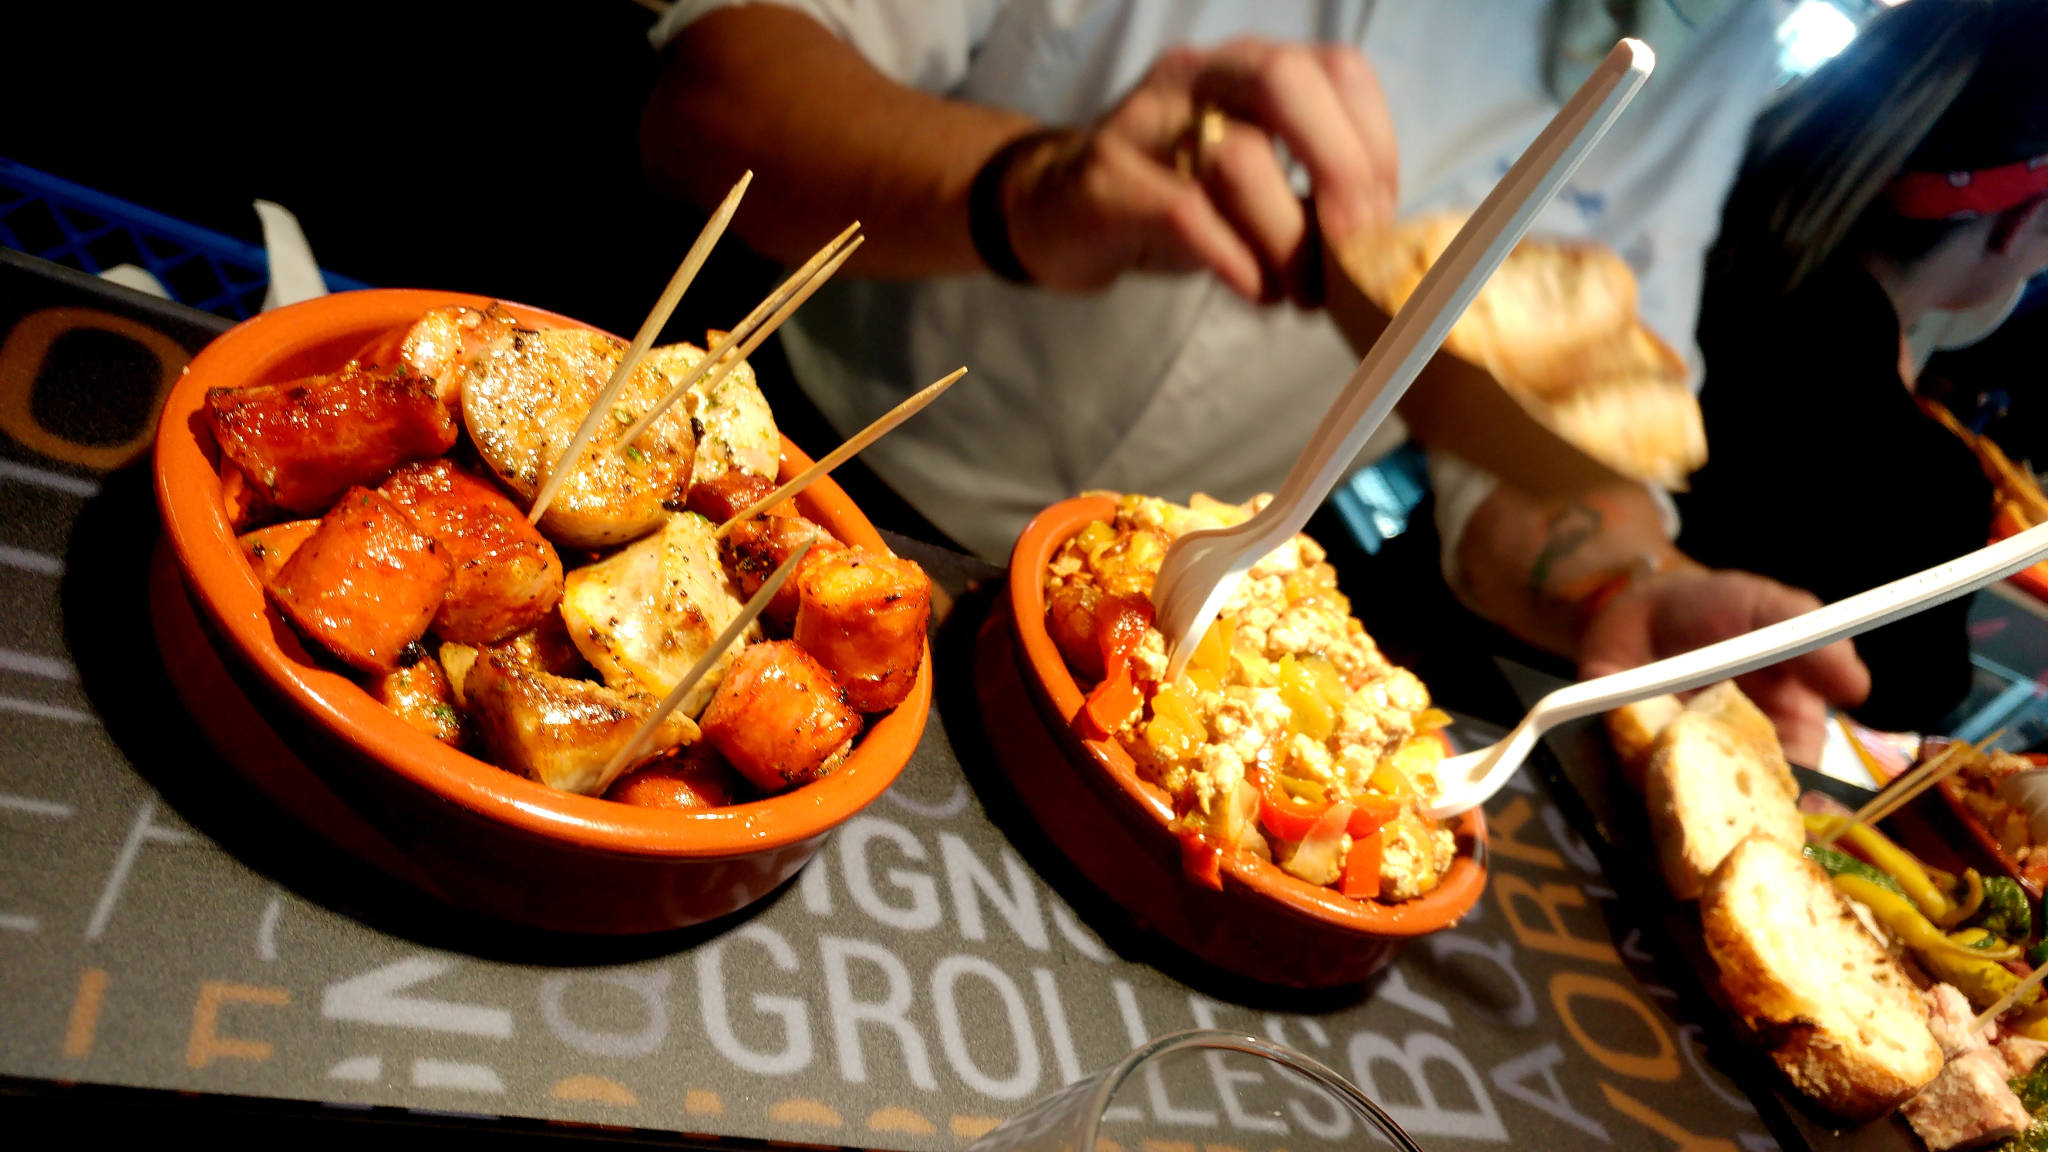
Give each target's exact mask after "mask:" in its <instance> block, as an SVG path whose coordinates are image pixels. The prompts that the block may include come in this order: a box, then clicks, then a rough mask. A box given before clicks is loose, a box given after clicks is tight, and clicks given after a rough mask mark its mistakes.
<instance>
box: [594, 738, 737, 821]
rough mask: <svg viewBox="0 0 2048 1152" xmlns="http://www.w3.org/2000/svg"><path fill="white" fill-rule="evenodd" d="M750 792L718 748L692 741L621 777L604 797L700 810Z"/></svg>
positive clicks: (647, 805)
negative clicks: (672, 753) (721, 756)
mask: <svg viewBox="0 0 2048 1152" xmlns="http://www.w3.org/2000/svg"><path fill="white" fill-rule="evenodd" d="M746 792H747V786H746V783H745V782H744V781H742V780H741V779H740V778H739V776H738V775H736V774H735V773H734V772H733V770H732V766H731V765H729V764H727V763H726V762H725V761H724V760H723V759H722V758H720V757H719V755H718V753H717V752H716V751H714V750H713V749H712V748H711V747H709V746H708V745H706V744H689V745H685V746H684V747H682V748H680V749H677V751H676V752H675V754H674V755H671V756H665V757H663V758H661V759H660V760H656V761H655V762H654V763H652V764H649V765H647V766H646V767H644V768H640V769H636V770H635V771H633V772H630V773H628V774H626V775H624V776H621V777H619V780H618V782H617V783H615V784H613V785H612V786H611V790H610V791H608V792H606V793H605V794H604V798H605V799H607V800H616V801H618V802H619V803H621V804H637V805H639V806H640V807H642V808H666V809H668V810H669V811H671V812H697V811H702V810H703V809H706V808H723V807H725V806H726V805H728V804H731V803H733V802H734V801H735V800H736V799H737V798H738V797H740V796H743V795H745V794H746Z"/></svg>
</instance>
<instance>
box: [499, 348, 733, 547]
mask: <svg viewBox="0 0 2048 1152" xmlns="http://www.w3.org/2000/svg"><path fill="white" fill-rule="evenodd" d="M624 351H625V348H624V346H623V345H621V344H620V343H619V342H618V341H616V340H613V339H611V338H610V337H608V336H604V335H601V334H599V333H596V332H588V331H584V330H583V329H580V328H550V329H547V330H545V331H540V332H531V331H526V330H523V329H522V330H517V331H514V332H513V333H511V334H510V335H509V336H506V337H503V338H501V339H499V340H498V341H496V342H495V343H493V344H492V345H491V346H490V347H489V348H487V349H485V350H484V351H483V352H482V353H481V354H480V355H478V356H477V358H476V359H475V360H473V361H471V362H470V365H469V369H468V371H467V372H466V373H464V375H463V378H462V422H463V424H464V426H465V427H467V428H468V429H469V435H470V439H471V440H472V441H474V442H475V444H476V447H477V452H478V454H479V455H481V456H482V457H483V459H484V462H485V463H486V464H488V465H489V466H490V469H491V471H492V472H494V473H496V474H497V477H498V479H499V480H501V481H503V482H504V484H505V486H506V487H507V488H509V489H511V490H512V492H513V493H514V494H516V495H517V496H518V497H519V499H520V501H521V503H522V504H523V505H529V506H530V505H531V503H532V501H533V499H534V498H535V497H536V496H538V495H539V494H540V486H541V483H542V481H544V480H545V479H546V478H547V474H548V471H549V469H551V468H553V467H554V464H555V461H556V460H558V459H560V458H561V455H562V452H563V451H564V450H565V449H567V448H568V446H569V441H570V440H571V439H572V438H573V437H574V436H575V435H576V429H577V427H578V426H579V425H581V424H582V423H583V417H584V415H585V414H587V413H588V412H589V411H590V406H591V404H592V403H594V402H595V401H596V400H597V394H598V392H599V391H601V390H602V389H603V388H604V386H605V383H606V382H607V381H608V380H610V379H611V375H612V370H613V369H614V368H615V367H617V366H618V362H619V356H620V354H621V353H623V352H624ZM671 383H672V381H671V379H670V378H669V377H668V376H667V375H666V374H664V373H663V372H661V371H660V370H659V369H658V368H657V367H656V366H654V365H652V364H648V363H643V364H642V365H641V366H640V367H639V368H638V369H636V370H635V371H634V373H633V377H632V380H631V381H630V382H628V383H627V385H626V387H625V389H624V390H623V391H621V392H620V394H619V398H618V400H617V401H615V402H614V403H613V405H612V410H611V411H610V412H609V413H607V414H606V416H607V418H606V419H604V420H603V421H601V422H600V423H599V424H598V426H597V431H596V433H595V434H594V435H592V437H591V438H590V443H589V444H588V445H587V446H586V447H585V449H584V450H583V452H582V453H580V454H579V455H578V457H577V463H576V467H575V468H574V470H572V471H571V472H570V473H569V477H568V479H567V480H565V481H564V482H563V484H562V487H561V490H560V491H559V492H557V493H556V494H555V497H554V499H553V501H551V502H550V503H549V504H548V510H547V513H546V515H544V516H542V517H541V522H540V528H541V531H543V532H545V533H546V534H547V535H548V538H549V539H551V540H554V541H555V542H556V543H558V544H562V545H565V546H569V547H575V548H592V549H596V548H610V547H613V546H615V545H619V544H624V543H626V542H627V541H630V540H636V539H638V538H639V537H641V536H645V535H646V534H648V533H649V532H652V531H654V530H655V529H657V528H659V527H661V525H662V521H663V519H664V518H665V517H666V516H667V514H668V509H669V508H671V507H674V508H680V507H682V504H683V498H684V496H685V494H686V493H687V492H688V490H689V486H690V469H691V464H692V461H693V460H694V459H695V456H696V439H695V437H693V436H692V435H691V433H690V418H689V414H688V413H687V412H685V411H684V410H683V408H682V406H681V405H676V406H672V407H670V408H669V410H668V411H666V412H664V413H662V416H661V419H659V420H657V421H655V422H654V425H653V427H651V428H649V429H648V430H647V431H646V432H645V433H644V434H642V435H641V436H640V438H639V439H638V440H636V441H635V442H634V443H633V444H631V445H628V446H626V448H625V449H624V451H623V452H622V451H620V450H619V444H618V441H619V435H620V433H622V432H624V431H625V430H626V428H627V426H628V425H629V424H630V423H631V422H632V421H633V420H634V419H635V418H636V417H638V416H639V415H640V414H641V413H643V412H645V411H647V410H648V409H649V408H650V407H652V406H653V404H654V403H655V401H657V400H659V399H660V398H661V397H662V396H664V395H666V394H667V392H668V390H669V387H670V385H671Z"/></svg>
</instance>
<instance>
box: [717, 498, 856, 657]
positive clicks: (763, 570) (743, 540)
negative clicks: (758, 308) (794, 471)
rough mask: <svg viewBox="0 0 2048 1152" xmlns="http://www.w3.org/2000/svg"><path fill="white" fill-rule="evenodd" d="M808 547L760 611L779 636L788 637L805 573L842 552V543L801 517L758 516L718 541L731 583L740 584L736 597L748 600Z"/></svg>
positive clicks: (843, 548) (735, 527) (793, 622)
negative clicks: (802, 558)
mask: <svg viewBox="0 0 2048 1152" xmlns="http://www.w3.org/2000/svg"><path fill="white" fill-rule="evenodd" d="M806 543H810V544H811V550H810V552H809V553H808V554H806V555H805V556H804V560H803V563H802V564H801V565H799V566H798V567H797V570H796V571H795V572H792V573H790V577H789V579H787V580H785V581H783V582H782V587H781V588H779V589H777V590H776V592H775V598H774V599H772V600H770V601H768V607H766V608H765V609H763V610H762V611H761V616H762V618H763V619H765V620H767V621H768V622H769V623H770V624H772V625H774V626H775V628H776V630H777V631H778V632H780V633H781V634H783V635H788V633H789V630H790V628H791V627H792V626H793V625H794V624H795V623H796V613H797V607H798V605H799V604H800V603H801V597H802V592H801V589H802V586H803V580H804V575H805V574H806V573H808V572H810V571H811V570H812V569H813V568H815V567H817V565H818V564H819V563H820V562H821V561H823V560H824V559H825V557H827V556H829V555H832V554H833V553H836V552H843V551H845V550H846V545H844V544H841V543H840V542H839V541H837V540H834V539H833V538H832V536H831V534H830V533H828V532H826V531H825V530H824V529H823V528H821V527H819V526H818V525H816V524H814V523H812V522H811V521H809V520H806V519H804V518H803V517H801V516H756V517H754V518H753V519H752V520H749V521H747V522H745V523H743V524H735V525H733V528H732V531H730V532H727V533H726V534H725V539H723V540H721V541H719V555H720V556H721V557H722V558H723V559H724V560H725V566H726V568H727V569H728V570H729V571H731V572H732V574H733V579H735V580H737V581H739V586H740V593H741V594H742V595H744V596H746V597H748V598H750V599H751V598H752V597H753V595H754V593H756V592H759V591H760V590H761V585H763V584H766V583H767V582H768V578H769V577H770V576H773V575H775V570H776V569H777V568H780V567H782V564H783V562H784V561H785V560H788V559H789V558H790V557H791V556H793V555H795V554H796V550H797V549H799V548H801V547H803V546H804V545H805V544H806Z"/></svg>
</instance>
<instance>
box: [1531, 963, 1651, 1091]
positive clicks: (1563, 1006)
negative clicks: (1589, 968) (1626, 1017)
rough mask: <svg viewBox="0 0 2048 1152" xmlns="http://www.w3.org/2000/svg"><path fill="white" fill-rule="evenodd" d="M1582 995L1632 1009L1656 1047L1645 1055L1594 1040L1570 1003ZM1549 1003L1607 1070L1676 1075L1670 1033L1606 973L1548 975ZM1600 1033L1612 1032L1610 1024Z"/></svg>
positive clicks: (1642, 1075)
mask: <svg viewBox="0 0 2048 1152" xmlns="http://www.w3.org/2000/svg"><path fill="white" fill-rule="evenodd" d="M1581 999H1591V1000H1605V1001H1608V1002H1609V1003H1612V1004H1619V1005H1621V1006H1622V1007H1624V1008H1626V1009H1628V1010H1629V1011H1630V1012H1633V1013H1635V1015H1636V1017H1637V1018H1638V1019H1640V1020H1641V1021H1642V1022H1643V1027H1645V1028H1647V1029H1649V1030H1650V1035H1651V1036H1652V1037H1654V1038H1655V1039H1656V1042H1657V1051H1656V1052H1654V1053H1651V1054H1648V1055H1644V1054H1641V1053H1636V1052H1623V1051H1617V1050H1616V1049H1614V1048H1611V1047H1609V1046H1608V1045H1607V1044H1606V1043H1605V1042H1604V1040H1596V1039H1594V1037H1593V1033H1592V1032H1589V1031H1587V1030H1586V1028H1585V1027H1583V1026H1582V1025H1580V1023H1579V1020H1578V1016H1577V1014H1576V1013H1575V1012H1574V1010H1573V1005H1574V1004H1575V1003H1576V1002H1577V1001H1579V1000H1581ZM1550 1003H1551V1005H1552V1006H1553V1007H1555V1008H1556V1009H1557V1014H1558V1016H1560V1017H1562V1018H1563V1020H1564V1026H1565V1030H1566V1031H1568V1032H1570V1033H1571V1034H1572V1039H1574V1040H1576V1041H1578V1042H1579V1047H1581V1048H1583V1049H1585V1050H1586V1053H1587V1055H1589V1056H1591V1057H1592V1058H1593V1059H1595V1060H1598V1061H1599V1062H1600V1063H1602V1064H1604V1065H1606V1066H1607V1068H1608V1070H1610V1071H1612V1072H1615V1073H1617V1074H1618V1075H1622V1076H1633V1077H1635V1078H1636V1079H1638V1080H1662V1081H1670V1080H1676V1079H1678V1076H1679V1072H1680V1071H1681V1069H1680V1068H1679V1066H1678V1046H1677V1045H1676V1044H1673V1043H1672V1042H1671V1036H1670V1034H1669V1033H1667V1032H1666V1031H1665V1030H1664V1022H1663V1021H1661V1020H1659V1019H1657V1014H1656V1013H1655V1012H1654V1011H1652V1010H1651V1008H1650V1006H1649V1005H1647V1004H1645V1003H1643V1000H1642V997H1640V996H1637V995H1636V994H1635V993H1633V992H1631V991H1629V990H1628V989H1626V988H1624V987H1622V986H1621V985H1619V984H1617V983H1615V982H1614V981H1612V980H1609V979H1607V978H1606V977H1605V976H1589V975H1587V974H1586V973H1584V972H1559V973H1558V974H1557V975H1555V976H1552V977H1551V978H1550ZM1598 1031H1599V1032H1600V1033H1601V1035H1602V1036H1603V1037H1604V1036H1607V1035H1611V1034H1612V1033H1613V1031H1614V1030H1613V1029H1612V1028H1601V1029H1599V1030H1598Z"/></svg>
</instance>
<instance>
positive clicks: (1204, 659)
mask: <svg viewBox="0 0 2048 1152" xmlns="http://www.w3.org/2000/svg"><path fill="white" fill-rule="evenodd" d="M1230 633H1231V627H1230V621H1228V620H1222V619H1219V620H1216V621H1215V622H1213V623H1211V624H1210V625H1209V630H1208V631H1206V632H1204V633H1202V640H1201V642H1200V643H1198V644H1196V645H1195V651H1194V653H1193V654H1192V655H1190V656H1189V657H1188V667H1190V668H1200V669H1205V670H1207V671H1209V672H1213V673H1215V674H1216V675H1218V676H1222V675H1224V674H1225V673H1227V672H1229V671H1230Z"/></svg>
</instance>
